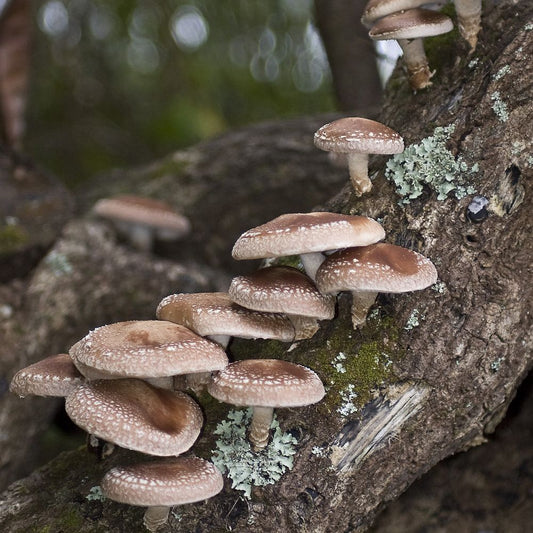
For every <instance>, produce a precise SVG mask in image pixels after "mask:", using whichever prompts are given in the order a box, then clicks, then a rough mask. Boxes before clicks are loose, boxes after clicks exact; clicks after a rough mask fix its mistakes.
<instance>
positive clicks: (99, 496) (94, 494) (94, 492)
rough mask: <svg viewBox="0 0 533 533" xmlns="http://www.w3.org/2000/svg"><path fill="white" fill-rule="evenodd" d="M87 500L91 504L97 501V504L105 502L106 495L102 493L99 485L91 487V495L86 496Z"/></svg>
mask: <svg viewBox="0 0 533 533" xmlns="http://www.w3.org/2000/svg"><path fill="white" fill-rule="evenodd" d="M85 498H86V499H87V500H89V501H90V502H92V501H97V502H103V501H104V500H105V499H106V497H105V496H104V493H103V492H102V487H100V486H99V485H96V486H95V487H91V490H89V494H87V496H85Z"/></svg>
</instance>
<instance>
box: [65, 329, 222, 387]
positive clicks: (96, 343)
mask: <svg viewBox="0 0 533 533" xmlns="http://www.w3.org/2000/svg"><path fill="white" fill-rule="evenodd" d="M69 353H70V355H71V357H72V359H73V360H74V364H75V365H76V366H77V367H78V368H79V369H80V371H81V373H82V374H84V375H85V376H86V377H87V378H88V379H117V378H124V377H125V378H142V379H147V380H149V381H150V382H151V383H152V384H154V385H158V386H163V387H165V388H172V380H173V376H175V375H183V374H187V381H188V383H190V384H191V383H195V377H194V376H195V375H196V376H198V375H199V376H200V377H201V376H204V377H205V378H206V379H205V381H207V380H208V377H209V373H210V372H212V371H214V370H221V369H222V368H224V367H225V366H226V365H227V364H228V357H227V355H226V352H225V351H224V350H223V349H222V348H221V347H220V346H219V345H218V344H216V343H215V342H211V341H209V340H207V339H204V338H202V337H200V336H199V335H196V333H194V332H192V331H191V330H189V329H188V328H186V327H184V326H180V325H178V324H174V323H172V322H168V321H166V320H133V321H128V322H117V323H115V324H109V325H107V326H102V327H100V328H96V329H95V330H93V331H91V332H90V333H88V334H87V335H86V336H85V337H84V338H83V339H81V340H80V341H78V342H77V343H76V344H74V346H72V348H71V349H70V351H69Z"/></svg>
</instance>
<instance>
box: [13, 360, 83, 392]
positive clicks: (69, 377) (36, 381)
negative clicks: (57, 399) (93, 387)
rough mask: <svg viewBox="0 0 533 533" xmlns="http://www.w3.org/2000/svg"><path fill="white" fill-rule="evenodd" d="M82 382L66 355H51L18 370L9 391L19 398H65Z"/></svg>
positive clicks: (80, 376)
mask: <svg viewBox="0 0 533 533" xmlns="http://www.w3.org/2000/svg"><path fill="white" fill-rule="evenodd" d="M82 382H83V376H82V375H81V374H80V373H79V371H78V369H77V368H76V367H75V366H74V363H73V362H72V359H71V358H70V356H69V355H68V354H66V353H60V354H57V355H51V356H50V357H46V358H45V359H42V360H41V361H38V362H37V363H34V364H33V365H30V366H27V367H26V368H23V369H22V370H19V371H18V372H17V373H16V374H15V375H14V376H13V379H12V380H11V384H10V385H9V390H10V391H11V392H14V393H15V394H18V395H19V396H27V395H28V394H35V395H37V396H67V395H68V394H70V393H71V392H72V391H73V390H74V389H75V388H76V387H78V386H79V385H81V383H82Z"/></svg>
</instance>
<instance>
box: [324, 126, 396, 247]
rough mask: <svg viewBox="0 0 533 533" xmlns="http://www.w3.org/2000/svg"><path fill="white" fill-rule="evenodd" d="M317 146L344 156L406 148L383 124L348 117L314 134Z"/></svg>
mask: <svg viewBox="0 0 533 533" xmlns="http://www.w3.org/2000/svg"><path fill="white" fill-rule="evenodd" d="M315 146H316V147H317V148H320V149H321V150H326V151H328V152H338V153H345V154H348V153H350V152H356V153H362V154H398V153H400V152H403V148H404V145H403V139H402V137H401V136H400V134H399V133H397V132H395V131H394V130H392V129H391V128H389V127H387V126H385V125H384V124H381V123H380V122H376V121H375V120H370V119H368V118H359V117H345V118H341V119H339V120H335V121H333V122H330V123H329V124H325V125H324V126H322V127H321V128H320V129H319V130H318V131H317V132H316V133H315ZM378 240H379V239H378ZM374 242H375V241H374ZM350 246H358V245H353V244H352V245H350ZM338 248H340V246H339V247H338Z"/></svg>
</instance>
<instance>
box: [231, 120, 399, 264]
mask: <svg viewBox="0 0 533 533" xmlns="http://www.w3.org/2000/svg"><path fill="white" fill-rule="evenodd" d="M391 131H392V130H391ZM383 238H385V230H384V229H383V228H382V226H381V224H379V223H378V222H376V221H375V220H374V219H372V218H369V217H365V216H358V215H341V214H339V213H328V212H314V213H289V214H285V215H281V216H279V217H277V218H275V219H273V220H271V221H270V222H267V223H266V224H263V225H261V226H257V227H255V228H252V229H249V230H248V231H246V232H245V233H243V234H242V235H241V236H240V237H239V238H238V239H237V242H236V243H235V245H234V246H233V251H232V255H233V258H234V259H262V258H265V257H280V256H285V255H294V254H305V253H311V252H324V251H326V250H336V249H337V248H346V247H349V246H365V245H367V244H371V243H374V242H377V241H380V240H381V239H383Z"/></svg>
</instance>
